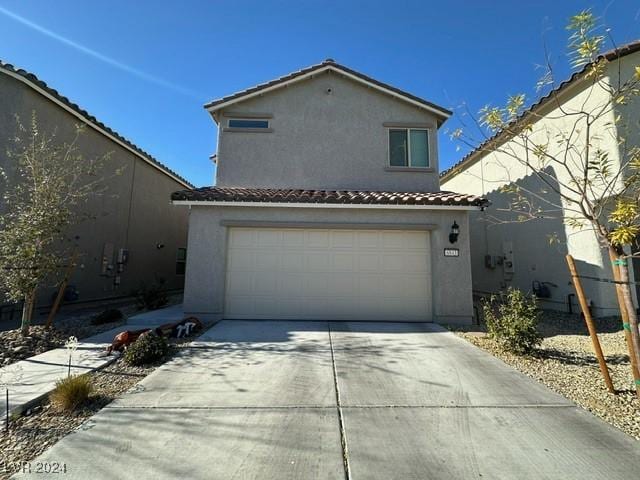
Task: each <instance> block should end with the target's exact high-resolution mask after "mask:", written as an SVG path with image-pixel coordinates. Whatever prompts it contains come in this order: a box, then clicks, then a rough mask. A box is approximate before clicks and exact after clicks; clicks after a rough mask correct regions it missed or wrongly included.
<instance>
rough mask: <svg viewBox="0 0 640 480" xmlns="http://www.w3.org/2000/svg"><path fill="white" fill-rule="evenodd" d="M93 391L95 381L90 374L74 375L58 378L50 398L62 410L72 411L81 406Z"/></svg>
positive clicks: (57, 408)
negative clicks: (92, 381) (92, 380)
mask: <svg viewBox="0 0 640 480" xmlns="http://www.w3.org/2000/svg"><path fill="white" fill-rule="evenodd" d="M92 392H93V383H91V378H90V377H89V376H88V375H72V376H70V377H67V378H64V379H62V380H58V381H57V382H56V388H55V389H54V390H53V391H52V392H51V393H50V394H49V400H50V401H51V404H52V405H53V406H54V408H55V409H56V410H58V411H60V412H72V411H74V410H76V409H77V408H78V407H81V406H82V405H83V404H84V403H86V401H87V400H88V398H89V395H91V393H92Z"/></svg>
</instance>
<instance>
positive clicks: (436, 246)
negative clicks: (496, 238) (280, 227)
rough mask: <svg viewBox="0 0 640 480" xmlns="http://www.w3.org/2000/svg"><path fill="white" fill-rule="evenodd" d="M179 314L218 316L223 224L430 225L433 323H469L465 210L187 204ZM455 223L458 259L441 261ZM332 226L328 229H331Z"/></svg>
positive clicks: (221, 302)
mask: <svg viewBox="0 0 640 480" xmlns="http://www.w3.org/2000/svg"><path fill="white" fill-rule="evenodd" d="M190 210H191V213H190V219H189V222H190V230H189V247H188V248H189V258H188V260H187V279H186V284H185V298H184V310H185V312H186V313H192V314H194V315H197V316H199V317H203V318H213V319H219V318H222V316H223V313H224V312H223V306H224V285H225V275H226V270H225V259H226V251H227V230H228V229H227V227H225V226H223V225H221V222H222V221H225V220H227V221H231V220H233V221H256V222H258V221H259V222H269V221H271V222H288V223H295V222H298V223H299V222H303V223H308V222H312V223H315V224H317V225H318V226H320V227H321V226H322V225H323V224H324V225H326V224H335V223H342V224H346V225H349V224H358V225H359V226H360V227H362V226H363V224H372V225H375V226H374V227H372V228H374V229H379V226H378V225H377V224H394V225H395V224H397V225H403V224H405V225H406V224H434V225H435V226H436V228H435V229H434V230H433V231H432V232H431V250H432V254H431V255H432V256H431V274H432V282H431V283H432V287H431V290H432V295H433V320H434V321H439V322H452V323H470V322H471V319H472V316H473V304H472V298H471V272H470V262H469V258H470V250H469V237H468V232H469V230H468V215H467V213H468V212H466V211H459V210H458V211H453V210H447V211H444V210H442V211H437V210H429V211H420V210H389V209H387V210H382V209H381V210H374V209H357V208H356V209H351V208H337V209H336V208H334V209H331V208H304V207H303V208H278V207H259V208H255V207H215V206H192V207H191V209H190ZM454 221H455V222H457V223H458V224H459V225H460V237H459V239H458V242H457V243H456V244H455V247H456V248H458V249H459V251H460V256H459V257H445V256H444V248H445V247H447V246H451V244H450V243H449V237H448V235H449V231H450V229H451V225H452V223H453V222H454ZM331 228H333V227H331Z"/></svg>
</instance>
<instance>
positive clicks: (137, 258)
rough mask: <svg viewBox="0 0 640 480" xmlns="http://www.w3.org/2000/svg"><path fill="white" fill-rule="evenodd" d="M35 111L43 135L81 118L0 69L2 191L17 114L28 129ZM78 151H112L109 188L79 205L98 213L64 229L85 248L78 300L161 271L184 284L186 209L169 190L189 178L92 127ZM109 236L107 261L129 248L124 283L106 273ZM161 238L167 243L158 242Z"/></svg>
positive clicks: (43, 297) (61, 137)
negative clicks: (180, 253) (179, 264)
mask: <svg viewBox="0 0 640 480" xmlns="http://www.w3.org/2000/svg"><path fill="white" fill-rule="evenodd" d="M32 112H35V113H36V115H37V122H38V128H39V131H40V132H41V133H42V134H46V135H50V134H51V133H53V132H55V133H56V138H57V141H59V142H70V141H72V140H73V138H74V137H75V128H76V127H75V126H76V124H79V123H81V122H80V120H79V119H78V118H77V117H75V116H73V115H72V114H71V113H69V112H67V111H66V110H64V109H63V108H62V107H60V106H58V105H56V104H55V103H53V102H52V101H51V100H49V99H47V98H45V97H43V96H42V95H41V94H39V93H37V92H36V91H34V90H33V89H31V88H30V87H29V86H28V85H25V84H24V83H22V82H21V81H18V80H17V79H14V78H12V77H10V76H8V75H6V74H3V73H2V72H0V132H2V134H1V135H0V167H1V168H2V169H4V170H6V171H7V173H8V183H7V184H6V185H5V184H2V185H0V193H1V192H2V191H4V188H7V186H8V188H11V187H10V186H11V184H12V183H13V182H15V181H17V179H16V177H15V168H14V164H13V162H12V161H10V160H9V158H8V156H7V150H9V149H13V138H14V137H15V135H16V134H17V127H16V120H15V115H18V116H19V118H20V121H21V123H22V124H23V125H24V126H25V127H27V128H29V127H30V122H31V116H32ZM78 151H79V152H81V153H82V155H83V156H84V158H86V159H90V158H95V157H101V156H103V155H105V154H110V156H109V158H108V159H107V161H106V163H105V167H104V170H103V172H102V173H101V176H102V177H103V179H104V181H103V186H104V193H102V194H100V195H96V196H92V197H91V198H90V199H89V201H88V203H87V204H86V205H84V206H82V207H80V210H79V211H82V212H85V213H89V214H90V215H92V216H93V217H95V218H93V219H91V220H86V221H84V222H81V223H79V224H77V225H73V226H72V227H70V228H69V231H68V232H67V236H68V237H71V238H74V239H75V237H77V240H74V242H73V243H77V245H78V246H77V249H78V251H79V252H80V253H81V256H80V259H79V266H78V268H76V270H75V271H74V273H73V276H72V278H71V280H70V284H71V285H75V286H76V287H77V288H78V290H79V292H80V300H81V301H84V300H92V299H100V298H110V297H118V296H123V295H128V294H130V293H131V291H132V290H133V289H136V288H138V287H139V286H140V285H141V284H142V283H143V282H144V283H147V284H149V283H151V282H153V281H154V279H155V278H156V277H161V278H164V279H165V280H166V282H167V283H166V286H167V288H169V289H181V288H182V286H183V283H184V277H183V276H181V275H176V271H175V268H176V267H175V261H176V250H177V248H181V247H186V243H187V225H188V212H187V211H186V209H183V208H179V207H175V206H172V205H171V204H170V195H171V193H172V192H174V191H176V190H180V189H183V188H185V185H184V184H183V183H180V182H178V181H176V180H175V179H173V178H171V177H169V176H168V175H166V174H165V173H163V172H161V171H160V170H158V169H157V168H156V167H154V166H152V165H150V164H148V163H147V162H145V161H144V160H142V159H141V158H140V157H139V156H137V155H135V154H134V153H132V152H131V151H129V150H128V149H125V148H124V147H122V146H120V145H119V144H117V143H116V142H114V141H112V140H111V139H109V138H107V137H106V136H104V135H103V134H101V133H98V132H97V131H96V130H94V129H93V128H91V127H88V126H87V127H86V128H85V130H84V134H83V135H81V136H80V138H79V140H78ZM5 208H6V207H5ZM2 209H3V205H1V204H0V211H2ZM106 243H111V244H113V251H114V256H113V257H112V258H109V259H107V262H108V263H109V264H112V265H114V268H115V255H116V254H117V252H118V249H120V248H125V249H128V250H129V262H128V264H127V265H126V266H125V267H124V271H123V272H122V273H121V274H120V280H121V283H120V285H116V284H115V280H116V272H115V271H111V272H110V273H109V274H108V275H102V274H101V270H102V263H103V251H104V246H105V244H106ZM157 244H163V245H164V248H162V249H158V248H157V247H156V246H157ZM69 246H71V244H69ZM54 292H55V289H54V288H53V287H52V286H51V285H45V286H43V287H42V288H41V290H40V295H39V303H40V304H41V305H45V304H48V303H50V302H51V297H52V295H53V294H54ZM0 303H1V302H0Z"/></svg>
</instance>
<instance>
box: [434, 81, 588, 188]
mask: <svg viewBox="0 0 640 480" xmlns="http://www.w3.org/2000/svg"><path fill="white" fill-rule="evenodd" d="M585 80H586V79H585V75H584V72H582V73H581V74H579V75H578V76H577V77H576V78H574V79H573V80H570V81H569V83H567V84H565V85H564V86H562V87H559V88H557V89H554V90H552V91H551V92H549V94H548V95H549V97H548V98H546V99H545V100H544V101H543V102H542V103H541V104H539V105H536V106H533V109H532V110H530V111H527V112H525V113H524V114H523V116H522V117H521V118H519V119H518V120H517V125H520V124H522V123H523V122H524V121H526V120H527V119H528V118H529V117H531V116H532V115H539V116H540V117H542V116H544V115H546V114H548V113H549V111H550V110H549V111H548V110H547V108H548V107H549V105H551V103H552V102H553V101H554V99H555V98H557V97H558V96H563V97H565V96H567V95H569V94H570V93H572V92H573V91H574V90H575V89H576V88H577V87H579V86H582V84H583V83H584V81H585ZM560 103H562V102H560ZM541 119H542V118H538V119H537V120H536V122H537V121H539V120H541ZM534 123H535V122H534ZM514 126H516V125H514ZM513 136H514V135H513V134H508V133H507V132H504V131H503V132H501V133H498V134H497V135H496V137H495V138H490V139H488V140H486V142H483V144H480V145H479V146H478V147H477V148H476V149H475V150H473V151H472V152H471V153H469V156H468V157H467V158H466V159H465V160H463V161H462V163H461V164H460V165H458V166H452V167H451V168H450V170H449V171H448V172H447V173H445V174H444V175H442V176H441V177H440V183H442V182H446V181H448V180H451V179H452V178H453V177H455V176H457V175H459V174H460V173H462V172H464V171H465V170H466V169H468V168H469V167H471V166H473V165H475V164H476V163H477V162H478V161H479V160H482V159H483V158H484V157H485V156H486V155H488V154H491V153H493V152H494V150H495V149H496V148H498V147H500V146H501V145H504V144H505V143H507V142H508V141H509V140H511V139H512V138H513ZM484 143H486V144H484Z"/></svg>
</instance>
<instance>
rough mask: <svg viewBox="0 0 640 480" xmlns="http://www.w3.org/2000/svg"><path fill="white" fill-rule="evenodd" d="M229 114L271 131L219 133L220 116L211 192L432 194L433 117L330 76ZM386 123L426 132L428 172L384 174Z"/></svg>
mask: <svg viewBox="0 0 640 480" xmlns="http://www.w3.org/2000/svg"><path fill="white" fill-rule="evenodd" d="M328 89H331V93H330V94H329V93H327V90H328ZM229 112H241V113H267V114H270V115H272V116H273V118H271V120H270V122H271V123H270V126H271V127H272V129H273V131H272V132H271V133H249V132H229V131H225V130H224V128H225V126H226V125H227V120H228V117H225V116H224V115H225V112H224V111H223V112H220V113H219V118H220V122H221V125H220V126H219V128H220V129H221V132H220V134H219V139H218V152H217V153H218V164H217V173H216V175H217V177H216V184H217V185H218V186H229V187H246V186H250V187H271V188H308V189H360V190H395V191H434V190H438V175H437V171H438V146H437V128H436V118H435V116H433V115H432V114H430V113H429V112H427V111H425V110H424V109H420V108H418V107H415V106H412V105H410V104H408V103H406V102H403V101H401V100H398V99H395V98H393V97H391V96H388V95H385V94H382V93H379V92H377V91H375V90H373V89H371V88H367V87H365V86H362V85H360V84H358V83H356V82H354V81H352V80H348V79H345V78H343V77H341V76H339V75H338V74H336V73H335V72H325V73H321V74H319V75H318V76H314V77H313V78H311V79H307V80H303V81H300V82H298V83H295V84H292V85H290V86H288V87H286V88H281V89H279V90H276V91H273V92H270V93H268V94H265V95H263V96H259V97H255V98H252V99H249V100H246V101H243V102H240V103H238V104H235V105H232V106H230V107H228V112H226V113H227V114H228V113H229ZM385 122H414V123H419V124H426V125H429V126H430V127H431V131H430V135H429V142H430V162H431V165H430V166H431V168H430V169H428V171H422V172H416V171H411V172H408V171H405V172H397V171H394V172H391V171H385V167H387V166H388V162H389V159H388V148H389V146H388V131H387V127H385V126H384V125H383V124H384V123H385Z"/></svg>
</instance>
